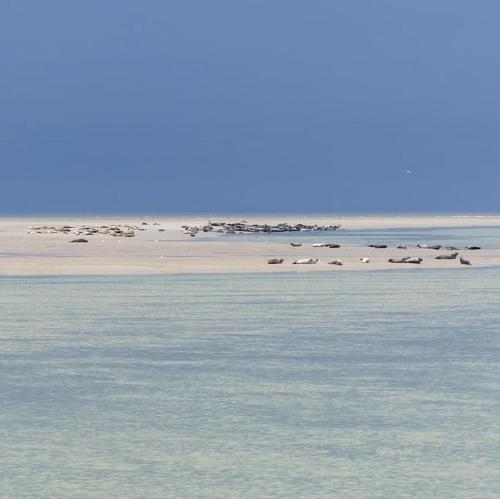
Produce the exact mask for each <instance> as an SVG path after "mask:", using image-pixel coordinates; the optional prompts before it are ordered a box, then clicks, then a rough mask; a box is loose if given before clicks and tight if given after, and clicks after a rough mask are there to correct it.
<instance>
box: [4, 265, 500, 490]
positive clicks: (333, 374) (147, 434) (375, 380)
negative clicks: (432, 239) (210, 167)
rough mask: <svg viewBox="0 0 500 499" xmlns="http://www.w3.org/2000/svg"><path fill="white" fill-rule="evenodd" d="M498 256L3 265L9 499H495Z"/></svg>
mask: <svg viewBox="0 0 500 499" xmlns="http://www.w3.org/2000/svg"><path fill="white" fill-rule="evenodd" d="M499 310H500V269H475V268H472V269H466V270H465V271H464V269H456V270H446V271H441V270H425V269H422V270H421V271H419V272H412V271H409V270H404V269H401V270H393V271H390V272H387V271H386V272H378V271H375V272H367V273H364V272H352V273H350V272H342V273H334V274H333V273H314V274H310V275H307V274H293V273H290V274H276V275H204V276H195V275H190V276H157V277H119V278H117V277H113V278H106V277H98V278H90V277H78V278H67V277H64V278H3V279H0V316H1V322H0V340H1V345H2V349H1V354H0V355H1V357H0V359H1V362H0V388H1V391H0V403H1V407H2V410H1V412H0V422H1V424H0V444H1V449H2V452H1V453H0V490H1V491H2V495H4V496H7V497H52V498H53V497H107V498H109V497H189V498H191V497H245V498H249V497H287V498H288V497H301V498H302V497H303V498H313V497H339V498H349V497H390V498H393V497H422V498H424V497H425V498H429V497H440V498H441V497H455V498H458V497H460V498H462V497H463V498H475V497H477V498H485V497H498V491H499V490H500V477H499V473H498V470H499V469H500V418H499V417H498V415H499V414H500V396H499V386H500V361H499V359H500V341H499V330H500V312H499Z"/></svg>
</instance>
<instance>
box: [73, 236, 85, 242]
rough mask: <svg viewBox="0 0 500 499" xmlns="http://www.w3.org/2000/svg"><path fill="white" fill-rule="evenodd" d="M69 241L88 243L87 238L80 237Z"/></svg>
mask: <svg viewBox="0 0 500 499" xmlns="http://www.w3.org/2000/svg"><path fill="white" fill-rule="evenodd" d="M70 243H88V240H87V239H83V238H82V237H81V238H79V239H73V240H72V241H70Z"/></svg>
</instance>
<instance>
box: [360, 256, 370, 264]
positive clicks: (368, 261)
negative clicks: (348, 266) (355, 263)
mask: <svg viewBox="0 0 500 499" xmlns="http://www.w3.org/2000/svg"><path fill="white" fill-rule="evenodd" d="M360 260H361V262H363V263H370V260H369V259H368V258H366V256H362V257H361V258H360Z"/></svg>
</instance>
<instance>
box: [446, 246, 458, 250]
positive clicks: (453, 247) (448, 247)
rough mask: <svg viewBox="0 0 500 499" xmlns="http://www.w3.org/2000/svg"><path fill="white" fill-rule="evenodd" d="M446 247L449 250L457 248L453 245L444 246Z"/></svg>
mask: <svg viewBox="0 0 500 499" xmlns="http://www.w3.org/2000/svg"><path fill="white" fill-rule="evenodd" d="M446 249H447V250H450V251H457V250H458V248H456V247H455V246H446Z"/></svg>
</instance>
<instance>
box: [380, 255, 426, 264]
mask: <svg viewBox="0 0 500 499" xmlns="http://www.w3.org/2000/svg"><path fill="white" fill-rule="evenodd" d="M387 261H388V262H390V263H416V264H420V263H422V262H423V261H424V260H423V258H420V257H416V256H404V257H402V258H389V260H387Z"/></svg>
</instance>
